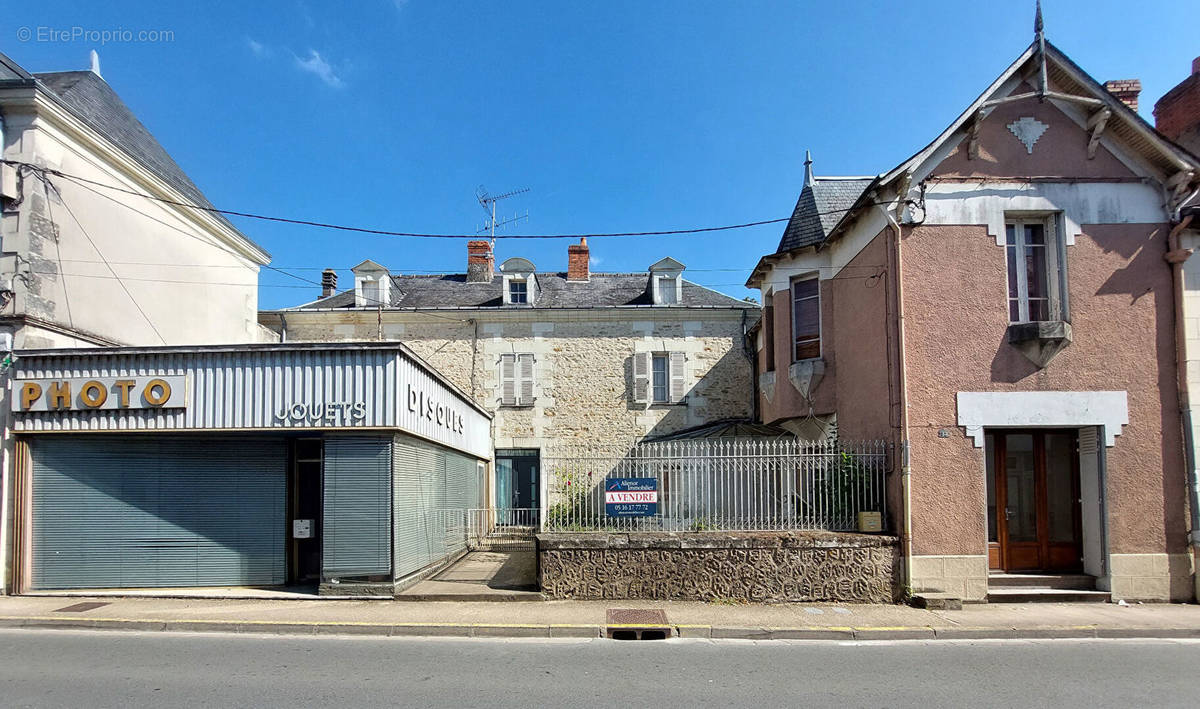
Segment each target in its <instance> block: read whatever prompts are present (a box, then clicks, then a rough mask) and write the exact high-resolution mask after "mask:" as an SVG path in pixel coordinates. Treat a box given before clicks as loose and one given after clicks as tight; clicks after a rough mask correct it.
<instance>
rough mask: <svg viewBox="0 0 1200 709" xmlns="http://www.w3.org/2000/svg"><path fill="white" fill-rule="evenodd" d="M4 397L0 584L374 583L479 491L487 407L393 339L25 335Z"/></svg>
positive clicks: (418, 559)
mask: <svg viewBox="0 0 1200 709" xmlns="http://www.w3.org/2000/svg"><path fill="white" fill-rule="evenodd" d="M7 395H8V397H9V399H10V402H9V407H8V408H9V409H10V411H11V415H10V431H9V436H8V440H6V460H7V461H8V464H7V465H6V466H5V476H6V481H5V482H6V485H5V490H6V494H7V495H8V497H9V504H6V506H5V507H6V510H7V511H8V514H9V516H10V520H9V524H7V525H5V527H6V531H7V533H8V534H7V536H8V540H7V541H8V543H7V544H6V549H7V550H8V554H7V557H8V570H9V574H8V579H7V584H6V588H7V590H8V592H10V593H24V592H37V591H53V590H66V589H106V588H179V587H202V586H288V587H298V588H310V589H319V590H320V593H322V594H336V595H343V594H347V593H350V594H353V593H371V594H372V595H378V594H386V593H390V592H391V590H392V589H394V588H396V587H397V585H403V584H404V583H405V580H406V579H411V578H413V577H415V576H418V575H420V574H421V573H422V572H424V571H428V570H429V569H432V568H437V567H438V566H439V565H440V564H443V563H446V562H448V561H450V560H452V559H453V558H455V557H456V556H457V555H458V554H459V553H461V552H462V551H464V550H465V539H458V538H456V537H455V535H454V534H453V533H448V532H447V529H446V526H445V525H444V524H441V523H440V522H441V520H443V519H444V518H445V516H446V513H447V511H448V510H460V509H474V508H480V507H486V500H487V499H488V498H489V495H490V491H489V489H488V485H489V484H488V480H489V471H488V467H489V463H490V460H491V457H492V444H491V419H490V416H489V415H488V414H487V413H486V412H485V411H483V410H482V409H480V408H479V407H478V406H477V405H476V404H474V403H473V402H472V401H471V399H470V398H469V397H467V396H466V395H465V394H463V393H462V392H461V391H459V390H458V389H457V388H456V387H454V385H452V384H450V383H449V382H448V381H447V380H446V379H444V378H443V377H442V376H441V375H440V374H438V373H437V372H436V371H434V370H433V369H431V368H430V367H428V366H427V365H426V364H425V363H424V362H422V361H421V360H420V359H419V358H417V357H416V356H415V355H413V354H412V353H411V352H410V351H409V350H408V349H407V348H405V347H404V346H403V345H399V344H397V343H340V344H333V345H331V344H322V345H305V344H273V345H243V346H206V347H154V348H107V349H102V350H101V349H95V350H57V351H55V350H44V351H25V352H21V353H18V359H17V362H16V365H15V367H14V368H13V370H12V372H11V374H10V382H9V387H8V394H7Z"/></svg>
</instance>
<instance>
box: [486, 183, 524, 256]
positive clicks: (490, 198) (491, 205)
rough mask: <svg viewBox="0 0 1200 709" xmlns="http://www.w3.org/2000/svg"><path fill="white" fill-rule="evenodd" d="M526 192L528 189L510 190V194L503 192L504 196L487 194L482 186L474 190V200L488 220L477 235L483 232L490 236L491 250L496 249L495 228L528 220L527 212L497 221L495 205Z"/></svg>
mask: <svg viewBox="0 0 1200 709" xmlns="http://www.w3.org/2000/svg"><path fill="white" fill-rule="evenodd" d="M528 191H529V188H528V187H522V188H521V189H519V190H512V191H510V192H505V193H504V194H498V195H491V194H488V191H487V190H486V189H484V187H483V185H480V186H479V188H478V189H476V190H475V199H477V200H479V206H480V207H483V211H485V212H487V215H488V220H487V221H486V222H484V224H483V227H482V228H481V229H480V230H479V231H478V232H477V233H479V234H482V233H484V232H488V233H489V234H490V235H491V240H492V248H495V247H496V229H497V228H504V227H505V226H506V225H508V224H513V223H515V222H519V221H521V220H522V219H528V218H529V212H525V213H524V214H519V215H517V216H513V217H509V218H507V219H501V220H499V221H497V220H496V203H497V202H499V201H500V200H502V199H508V198H509V197H515V196H516V195H519V194H525V193H526V192H528Z"/></svg>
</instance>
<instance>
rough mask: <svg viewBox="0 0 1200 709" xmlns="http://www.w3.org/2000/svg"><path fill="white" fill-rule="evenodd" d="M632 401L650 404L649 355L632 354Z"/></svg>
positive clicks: (642, 353) (647, 353)
mask: <svg viewBox="0 0 1200 709" xmlns="http://www.w3.org/2000/svg"><path fill="white" fill-rule="evenodd" d="M633 401H634V403H636V404H648V403H650V353H649V352H634V353H633Z"/></svg>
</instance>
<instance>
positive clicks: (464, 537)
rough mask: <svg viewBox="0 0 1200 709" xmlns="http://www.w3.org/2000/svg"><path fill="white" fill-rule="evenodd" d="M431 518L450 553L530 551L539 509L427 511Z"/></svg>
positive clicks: (536, 529) (538, 523)
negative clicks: (462, 551)
mask: <svg viewBox="0 0 1200 709" xmlns="http://www.w3.org/2000/svg"><path fill="white" fill-rule="evenodd" d="M431 518H432V522H433V524H435V525H437V526H436V527H435V528H436V529H438V530H439V533H440V534H442V535H443V536H444V538H445V539H446V547H447V548H448V549H451V550H453V551H461V550H463V549H466V550H467V551H496V552H510V551H532V550H533V535H534V534H536V533H537V531H538V529H539V526H540V520H541V510H537V509H531V508H525V507H522V508H505V509H439V510H433V511H432V512H431Z"/></svg>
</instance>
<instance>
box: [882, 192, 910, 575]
mask: <svg viewBox="0 0 1200 709" xmlns="http://www.w3.org/2000/svg"><path fill="white" fill-rule="evenodd" d="M907 192H908V178H907V177H906V178H905V179H904V182H903V189H901V190H900V192H899V204H898V205H897V211H899V210H903V209H904V195H905V194H906V193H907ZM879 209H880V211H881V212H883V216H884V218H885V219H887V222H888V226H889V227H891V230H892V235H893V240H892V249H893V253H894V255H895V261H896V275H895V282H896V330H897V333H896V340H897V342H896V349H897V353H896V367H897V368H898V369H899V370H900V402H899V403H900V437H901V441H900V490H901V495H902V496H903V502H902V504H903V508H904V509H903V511H902V516H903V520H902V528H901V532H900V553H901V555H902V556H903V557H904V588H905V591H906V592H908V593H912V590H913V587H912V586H913V578H912V557H913V553H912V456H911V451H910V445H909V436H908V370H907V368H906V367H905V362H904V279H903V278H902V272H903V270H904V269H903V261H902V258H901V249H900V240H901V237H902V235H903V232H902V231H901V228H900V223H899V222H898V221H897V220H896V218H895V217H893V216H892V213H891V212H890V211H888V209H887V207H886V206H883V205H881V206H880V208H879Z"/></svg>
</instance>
